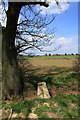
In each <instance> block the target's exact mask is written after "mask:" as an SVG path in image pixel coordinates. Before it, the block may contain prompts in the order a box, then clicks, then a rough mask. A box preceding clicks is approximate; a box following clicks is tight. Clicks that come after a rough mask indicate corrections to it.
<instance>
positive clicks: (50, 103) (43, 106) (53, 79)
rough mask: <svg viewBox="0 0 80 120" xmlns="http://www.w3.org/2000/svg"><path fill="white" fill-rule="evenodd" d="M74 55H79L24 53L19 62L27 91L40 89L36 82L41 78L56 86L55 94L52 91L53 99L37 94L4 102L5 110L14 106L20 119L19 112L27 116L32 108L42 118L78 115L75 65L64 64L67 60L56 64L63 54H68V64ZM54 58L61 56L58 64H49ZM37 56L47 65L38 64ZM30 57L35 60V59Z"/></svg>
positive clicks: (74, 116)
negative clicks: (40, 96)
mask: <svg viewBox="0 0 80 120" xmlns="http://www.w3.org/2000/svg"><path fill="white" fill-rule="evenodd" d="M75 57H76V56H43V57H41V56H39V57H30V58H28V57H25V58H26V59H24V60H23V61H21V63H19V65H21V66H20V67H21V69H22V71H23V82H24V85H25V87H24V92H25V91H27V90H28V88H29V90H33V91H34V90H37V84H38V83H39V82H46V83H47V87H48V89H53V92H54V90H55V89H56V91H55V93H56V94H55V95H52V96H51V98H50V99H40V98H35V99H34V100H25V101H21V102H15V103H6V102H3V107H4V109H5V111H6V110H7V109H12V111H13V113H17V114H18V116H16V119H20V116H19V114H20V113H22V114H23V116H24V117H25V118H26V119H27V117H28V115H29V113H30V112H31V109H32V108H35V111H34V114H37V116H38V118H41V119H43V120H44V119H45V118H69V119H72V118H75V119H76V118H79V115H78V112H79V109H80V108H79V106H78V102H79V101H78V99H79V95H77V94H74V91H77V87H78V79H77V73H76V72H75V71H74V69H73V68H72V67H71V66H72V65H71V66H70V67H65V65H64V64H63V63H64V62H62V63H61V65H62V66H61V67H60V66H57V65H59V64H60V63H59V61H60V60H62V59H63V58H68V59H65V63H66V66H67V65H68V63H69V62H70V61H74V60H73V58H75ZM53 58H60V59H58V61H57V65H56V66H49V63H48V60H50V59H52V63H51V65H52V64H53V62H55V61H56V59H55V61H53V60H54V59H53ZM34 59H39V60H40V61H42V60H43V59H44V62H45V63H43V61H42V62H40V65H41V64H43V65H46V67H44V66H42V65H41V66H37V67H36V66H35V64H34ZM30 60H32V63H31V61H30ZM46 60H47V62H46ZM63 61H64V59H63ZM66 61H68V62H66ZM38 62H39V61H38ZM71 63H72V62H71ZM71 63H69V64H71ZM68 66H69V65H68ZM26 88H27V90H26ZM59 89H62V90H63V92H64V94H63V93H61V92H60V91H59ZM67 90H70V91H73V94H71V93H68V94H66V93H67V92H66V91H67ZM65 92H66V93H65ZM29 96H30V95H29Z"/></svg>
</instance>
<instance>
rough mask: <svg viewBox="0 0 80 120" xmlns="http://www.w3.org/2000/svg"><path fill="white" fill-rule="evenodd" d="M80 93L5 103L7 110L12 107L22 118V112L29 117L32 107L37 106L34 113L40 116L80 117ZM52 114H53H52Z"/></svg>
mask: <svg viewBox="0 0 80 120" xmlns="http://www.w3.org/2000/svg"><path fill="white" fill-rule="evenodd" d="M78 97H79V96H78V95H74V94H69V95H63V94H57V95H56V96H54V97H51V98H50V99H38V98H37V99H34V100H33V101H32V100H31V101H29V100H27V101H22V102H17V103H11V104H8V103H4V104H3V107H4V109H5V110H7V109H12V111H13V112H15V113H17V114H18V116H16V117H18V118H20V116H19V115H20V113H22V114H23V116H24V117H25V118H27V117H28V115H29V113H30V112H31V109H32V108H34V107H35V111H34V113H35V114H37V116H38V118H43V119H44V118H70V119H71V118H79V116H78V109H79V106H78ZM51 115H52V116H51Z"/></svg>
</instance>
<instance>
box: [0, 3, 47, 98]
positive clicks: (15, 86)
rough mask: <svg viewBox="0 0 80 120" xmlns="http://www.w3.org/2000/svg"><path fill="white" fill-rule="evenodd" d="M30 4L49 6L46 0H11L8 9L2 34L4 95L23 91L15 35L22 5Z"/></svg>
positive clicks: (7, 95)
mask: <svg viewBox="0 0 80 120" xmlns="http://www.w3.org/2000/svg"><path fill="white" fill-rule="evenodd" d="M28 4H40V5H44V6H46V7H47V6H48V5H47V4H46V3H45V2H23V3H22V2H21V3H19V2H9V5H8V6H9V7H8V11H7V25H6V29H5V30H3V34H2V77H3V81H2V83H3V87H2V96H3V98H8V97H10V96H11V95H15V96H17V95H19V94H20V93H21V91H22V81H21V79H20V74H19V69H18V64H17V51H16V48H15V36H16V29H17V21H18V17H19V13H20V10H21V7H22V6H24V5H28Z"/></svg>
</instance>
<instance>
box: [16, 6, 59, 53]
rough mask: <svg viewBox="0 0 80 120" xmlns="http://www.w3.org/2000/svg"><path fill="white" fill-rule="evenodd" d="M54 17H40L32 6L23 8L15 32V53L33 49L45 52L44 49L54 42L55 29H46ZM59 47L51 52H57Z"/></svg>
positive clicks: (39, 12) (38, 12)
mask: <svg viewBox="0 0 80 120" xmlns="http://www.w3.org/2000/svg"><path fill="white" fill-rule="evenodd" d="M28 14H29V16H28ZM55 17H56V15H49V14H48V13H46V14H45V15H42V14H41V11H40V10H36V6H34V5H28V6H24V7H23V9H22V10H21V12H20V20H19V23H18V25H17V31H16V48H17V53H20V52H25V50H28V49H35V48H37V49H39V50H40V51H46V50H45V49H44V47H47V46H50V45H52V44H53V43H54V42H55V40H53V39H54V37H55V35H54V31H55V28H52V29H49V28H48V25H49V24H50V23H52V22H53V21H54V19H55ZM52 40H53V41H52ZM59 47H60V46H58V47H57V48H55V49H54V48H53V50H57V49H58V48H59ZM47 51H48V50H47ZM25 53H26V52H25Z"/></svg>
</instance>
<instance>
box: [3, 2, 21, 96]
mask: <svg viewBox="0 0 80 120" xmlns="http://www.w3.org/2000/svg"><path fill="white" fill-rule="evenodd" d="M21 7H22V5H21V4H20V3H14V2H13V3H9V9H8V12H7V26H6V29H5V30H4V31H3V35H2V37H3V38H2V77H3V89H2V96H3V98H8V97H10V96H11V95H15V96H16V95H19V93H20V92H21V91H22V83H21V79H20V75H19V70H18V64H17V52H16V48H15V36H16V29H17V21H18V16H19V12H20V9H21Z"/></svg>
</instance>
